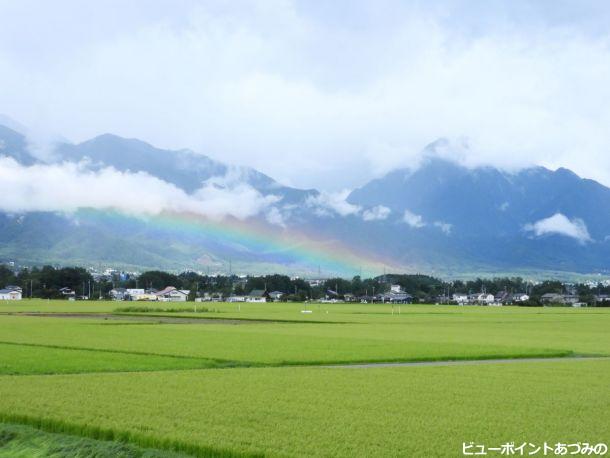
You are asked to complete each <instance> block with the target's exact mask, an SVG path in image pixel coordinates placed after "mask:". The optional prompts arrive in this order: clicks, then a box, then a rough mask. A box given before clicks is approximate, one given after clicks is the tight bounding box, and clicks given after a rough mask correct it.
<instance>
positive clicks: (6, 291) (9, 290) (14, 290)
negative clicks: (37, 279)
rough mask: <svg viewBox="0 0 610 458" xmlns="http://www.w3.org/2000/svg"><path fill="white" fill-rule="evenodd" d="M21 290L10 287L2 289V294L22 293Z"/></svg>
mask: <svg viewBox="0 0 610 458" xmlns="http://www.w3.org/2000/svg"><path fill="white" fill-rule="evenodd" d="M20 292H21V291H19V290H17V289H8V288H4V289H0V294H8V293H20Z"/></svg>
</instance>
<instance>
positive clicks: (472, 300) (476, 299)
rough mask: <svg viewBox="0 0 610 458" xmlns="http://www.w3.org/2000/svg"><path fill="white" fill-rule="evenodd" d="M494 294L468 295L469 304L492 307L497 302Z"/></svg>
mask: <svg viewBox="0 0 610 458" xmlns="http://www.w3.org/2000/svg"><path fill="white" fill-rule="evenodd" d="M495 299H496V298H495V297H494V295H493V294H489V293H475V294H469V295H468V303H469V304H475V305H491V304H493V303H494V301H495Z"/></svg>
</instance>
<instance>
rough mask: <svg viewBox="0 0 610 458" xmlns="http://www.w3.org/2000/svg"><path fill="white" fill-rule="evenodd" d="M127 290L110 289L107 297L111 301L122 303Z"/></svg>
mask: <svg viewBox="0 0 610 458" xmlns="http://www.w3.org/2000/svg"><path fill="white" fill-rule="evenodd" d="M126 294H127V290H126V289H125V288H112V289H111V290H110V291H109V292H108V295H109V296H110V298H111V299H112V300H113V301H124V300H125V296H126Z"/></svg>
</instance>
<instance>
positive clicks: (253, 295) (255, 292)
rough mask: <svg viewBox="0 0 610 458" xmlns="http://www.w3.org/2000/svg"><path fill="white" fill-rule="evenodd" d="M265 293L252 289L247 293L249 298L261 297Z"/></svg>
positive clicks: (261, 290) (262, 290)
mask: <svg viewBox="0 0 610 458" xmlns="http://www.w3.org/2000/svg"><path fill="white" fill-rule="evenodd" d="M266 293H267V292H266V291H265V290H264V289H253V290H252V291H250V292H249V293H248V296H251V297H263V296H264V295H265V294H266Z"/></svg>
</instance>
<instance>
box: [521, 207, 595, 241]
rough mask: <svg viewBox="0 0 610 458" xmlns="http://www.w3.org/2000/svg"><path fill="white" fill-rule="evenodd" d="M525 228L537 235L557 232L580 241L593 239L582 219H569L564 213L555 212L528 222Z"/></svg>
mask: <svg viewBox="0 0 610 458" xmlns="http://www.w3.org/2000/svg"><path fill="white" fill-rule="evenodd" d="M524 229H525V230H526V231H527V232H533V233H534V235H536V236H537V237H541V236H544V235H551V234H556V235H563V236H565V237H571V238H573V239H576V240H577V241H578V242H579V243H586V242H590V241H592V239H591V236H590V235H589V231H588V229H587V225H586V224H585V222H584V221H583V220H582V219H580V218H573V219H569V218H568V217H567V216H565V215H564V214H562V213H555V214H554V215H553V216H550V217H548V218H544V219H541V220H539V221H536V222H535V223H533V224H526V225H525V227H524Z"/></svg>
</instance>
